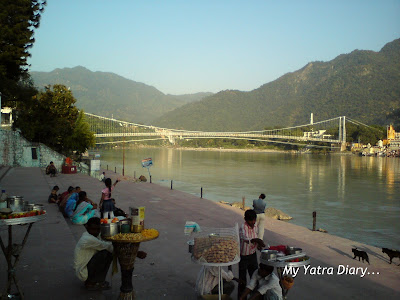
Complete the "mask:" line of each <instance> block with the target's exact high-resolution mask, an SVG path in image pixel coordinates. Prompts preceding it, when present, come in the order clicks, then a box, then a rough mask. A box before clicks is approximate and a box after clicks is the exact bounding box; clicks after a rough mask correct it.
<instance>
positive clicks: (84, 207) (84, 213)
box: [71, 191, 100, 224]
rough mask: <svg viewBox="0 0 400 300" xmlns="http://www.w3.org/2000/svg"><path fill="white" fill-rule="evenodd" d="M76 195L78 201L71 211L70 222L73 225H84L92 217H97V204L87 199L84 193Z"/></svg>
mask: <svg viewBox="0 0 400 300" xmlns="http://www.w3.org/2000/svg"><path fill="white" fill-rule="evenodd" d="M78 195H79V196H78V198H79V199H78V201H77V202H76V205H75V208H74V209H73V210H72V215H71V222H72V223H74V224H86V223H87V221H88V220H89V219H90V218H92V217H93V216H97V217H99V216H100V213H99V212H98V211H97V210H96V208H97V204H95V203H93V201H92V200H90V199H89V198H88V197H87V195H86V192H85V191H81V192H79V193H78Z"/></svg>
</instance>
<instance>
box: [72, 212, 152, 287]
mask: <svg viewBox="0 0 400 300" xmlns="http://www.w3.org/2000/svg"><path fill="white" fill-rule="evenodd" d="M85 228H86V230H87V232H84V233H83V234H82V237H81V238H80V240H79V241H78V243H77V244H76V247H75V251H74V269H75V273H76V276H78V278H79V279H80V280H81V281H84V282H85V287H86V289H88V290H106V289H109V288H110V284H109V283H108V282H107V281H105V279H106V275H107V272H108V269H109V268H110V264H111V262H112V260H113V255H112V253H113V251H114V248H113V245H112V243H111V242H107V241H103V240H101V239H100V238H99V235H100V218H97V217H93V218H90V219H89V220H88V222H87V223H86V224H85ZM146 256H147V253H146V252H143V251H138V252H137V257H139V258H140V259H144V258H146Z"/></svg>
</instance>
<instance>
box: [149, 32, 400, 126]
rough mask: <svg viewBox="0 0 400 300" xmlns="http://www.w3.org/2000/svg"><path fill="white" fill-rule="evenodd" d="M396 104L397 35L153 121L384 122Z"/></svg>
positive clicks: (399, 92)
mask: <svg viewBox="0 0 400 300" xmlns="http://www.w3.org/2000/svg"><path fill="white" fill-rule="evenodd" d="M399 108H400V39H397V40H395V41H393V42H391V43H388V44H387V45H385V46H384V47H383V48H382V50H381V51H380V52H374V51H364V50H362V51H361V50H355V51H353V52H351V53H350V54H342V55H339V56H338V57H336V58H335V59H333V60H332V61H329V62H312V63H309V64H307V65H306V66H305V67H303V68H302V69H300V70H298V71H295V72H293V73H288V74H285V75H283V76H282V77H280V78H279V79H277V80H275V81H273V82H270V83H267V84H265V85H262V86H261V87H259V88H258V89H255V90H253V91H250V92H241V91H237V90H226V91H222V92H219V93H217V94H214V95H212V96H209V97H207V98H204V99H203V100H201V101H198V102H195V103H189V104H186V105H184V106H182V107H179V108H177V109H175V110H173V111H170V112H168V113H166V114H165V115H163V116H162V117H160V118H159V119H158V120H156V121H155V122H154V124H153V125H157V126H162V127H168V128H178V129H187V130H216V131H242V130H259V129H264V128H266V127H272V126H292V125H301V124H307V123H308V122H309V120H310V113H311V112H312V113H314V121H319V120H324V119H328V118H332V117H337V116H342V115H346V116H348V117H350V118H353V119H356V120H358V121H361V122H364V123H368V124H381V125H386V124H387V123H388V122H390V121H391V120H392V119H391V118H390V114H391V113H393V111H394V110H396V109H399Z"/></svg>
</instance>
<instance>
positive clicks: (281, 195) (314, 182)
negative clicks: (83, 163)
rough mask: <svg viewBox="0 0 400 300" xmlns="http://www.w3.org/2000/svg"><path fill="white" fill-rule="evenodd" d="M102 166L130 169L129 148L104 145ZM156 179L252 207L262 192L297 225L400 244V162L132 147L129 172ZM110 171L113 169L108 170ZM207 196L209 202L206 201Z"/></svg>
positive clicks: (376, 242)
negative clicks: (145, 161)
mask: <svg viewBox="0 0 400 300" xmlns="http://www.w3.org/2000/svg"><path fill="white" fill-rule="evenodd" d="M96 153H100V154H101V160H102V162H101V165H102V168H106V167H107V165H108V167H109V170H112V171H114V170H115V167H116V169H117V172H118V173H122V161H123V158H122V157H123V152H122V149H114V150H100V151H97V152H96ZM148 157H151V158H152V160H153V166H152V167H151V168H150V173H151V176H152V182H153V183H156V184H161V185H165V186H168V187H170V186H171V180H172V184H173V189H176V190H181V191H185V192H188V193H190V194H194V195H197V196H199V197H200V191H201V187H202V188H203V198H207V199H210V200H213V201H221V200H223V201H228V202H241V201H242V197H245V198H246V205H247V206H252V200H253V199H256V198H258V196H259V194H260V193H265V194H266V195H267V197H266V199H267V205H268V206H270V207H274V208H277V209H280V210H282V211H283V212H285V213H287V214H289V215H290V216H292V217H293V219H292V220H291V221H289V222H291V223H294V224H297V225H301V226H305V227H308V228H312V212H313V211H316V212H317V228H323V229H325V230H327V231H328V232H329V233H331V234H334V235H337V236H341V237H345V238H348V239H351V240H354V241H359V242H362V243H365V244H369V245H373V246H377V247H387V248H396V249H400V226H399V220H400V218H399V217H400V159H399V158H385V157H359V156H354V155H339V154H334V155H310V154H290V153H267V152H225V151H192V150H178V149H170V148H139V149H136V148H135V149H126V150H125V175H128V176H133V175H134V174H136V176H137V177H139V176H140V175H145V176H146V177H147V178H149V174H148V170H147V169H146V168H142V166H141V161H142V159H144V158H148ZM106 175H107V173H106ZM199 201H201V200H199Z"/></svg>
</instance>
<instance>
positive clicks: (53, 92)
mask: <svg viewBox="0 0 400 300" xmlns="http://www.w3.org/2000/svg"><path fill="white" fill-rule="evenodd" d="M75 102H76V100H75V98H74V96H73V95H72V92H71V91H70V90H69V89H67V87H66V86H64V85H60V84H56V85H54V86H53V87H52V86H50V85H49V86H46V87H45V91H44V92H40V93H39V94H37V95H36V96H35V97H33V98H32V99H31V100H29V101H26V102H24V103H22V104H21V105H20V106H19V109H18V111H17V119H16V121H15V123H14V126H15V127H17V128H19V129H20V130H21V133H22V135H23V136H24V137H26V138H27V139H28V140H31V141H33V142H41V143H44V144H46V145H47V146H49V147H50V148H52V149H54V150H56V151H58V152H60V153H63V154H65V155H70V154H71V153H72V151H78V152H80V153H81V152H84V151H85V150H86V149H87V148H88V147H91V146H93V144H94V135H93V133H92V132H91V131H90V130H89V125H88V124H87V123H86V121H85V119H84V116H83V112H82V113H81V114H80V113H79V111H78V109H77V108H76V107H75V105H74V104H75Z"/></svg>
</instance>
